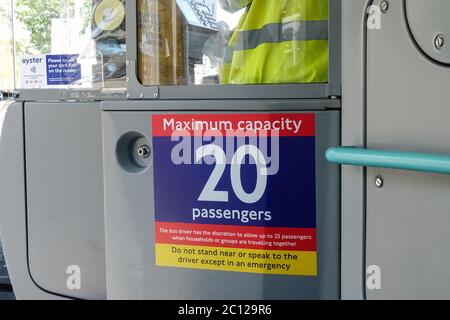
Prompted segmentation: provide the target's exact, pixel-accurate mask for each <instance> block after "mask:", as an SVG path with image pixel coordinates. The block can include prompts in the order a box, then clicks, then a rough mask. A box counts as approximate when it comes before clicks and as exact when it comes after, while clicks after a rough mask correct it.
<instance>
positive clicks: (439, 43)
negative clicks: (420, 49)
mask: <svg viewBox="0 0 450 320" xmlns="http://www.w3.org/2000/svg"><path fill="white" fill-rule="evenodd" d="M444 44H445V40H444V36H443V35H442V34H439V35H437V36H436V38H435V39H434V46H435V47H436V49H438V50H441V49H442V47H444Z"/></svg>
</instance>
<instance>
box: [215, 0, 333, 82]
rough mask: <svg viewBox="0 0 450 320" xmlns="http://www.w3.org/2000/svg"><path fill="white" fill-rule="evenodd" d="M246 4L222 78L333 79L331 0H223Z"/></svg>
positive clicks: (229, 5) (228, 4)
mask: <svg viewBox="0 0 450 320" xmlns="http://www.w3.org/2000/svg"><path fill="white" fill-rule="evenodd" d="M219 1H220V4H221V5H222V7H223V8H224V9H225V10H228V11H230V12H235V11H236V10H238V9H239V8H240V9H242V8H243V7H245V6H246V7H247V8H246V10H245V13H244V14H243V16H242V17H241V20H240V21H239V24H238V26H237V28H236V30H235V32H234V34H233V36H232V38H231V40H230V43H229V46H228V48H227V50H226V54H225V57H224V64H223V68H222V83H224V84H250V83H311V82H327V81H328V0H219Z"/></svg>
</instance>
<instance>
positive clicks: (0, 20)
mask: <svg viewBox="0 0 450 320" xmlns="http://www.w3.org/2000/svg"><path fill="white" fill-rule="evenodd" d="M13 52H14V50H13V39H12V14H11V0H2V1H0V57H1V59H0V91H11V90H13V89H14V62H13V61H14V59H13Z"/></svg>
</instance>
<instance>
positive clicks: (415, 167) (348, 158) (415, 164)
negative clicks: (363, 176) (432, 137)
mask: <svg viewBox="0 0 450 320" xmlns="http://www.w3.org/2000/svg"><path fill="white" fill-rule="evenodd" d="M325 157H326V159H327V160H328V161H329V162H332V163H336V164H341V165H351V166H361V167H377V168H386V169H399V170H408V171H419V172H428V173H439V174H450V155H442V154H430V153H416V152H404V151H387V150H374V149H364V148H357V147H334V148H329V149H328V150H327V152H326V154H325Z"/></svg>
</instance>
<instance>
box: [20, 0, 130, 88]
mask: <svg viewBox="0 0 450 320" xmlns="http://www.w3.org/2000/svg"><path fill="white" fill-rule="evenodd" d="M13 10H14V14H13V16H14V17H13V19H14V44H15V66H16V69H17V77H16V87H17V88H18V89H60V90H66V89H71V90H77V89H80V90H98V91H99V92H102V93H106V94H107V93H108V92H109V91H111V92H117V91H123V92H124V93H125V88H126V81H125V79H126V71H125V69H126V68H125V62H126V57H125V55H126V41H125V39H126V34H125V6H124V1H123V0H14V8H13Z"/></svg>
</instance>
